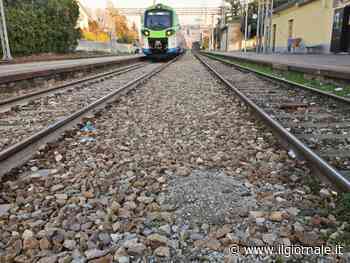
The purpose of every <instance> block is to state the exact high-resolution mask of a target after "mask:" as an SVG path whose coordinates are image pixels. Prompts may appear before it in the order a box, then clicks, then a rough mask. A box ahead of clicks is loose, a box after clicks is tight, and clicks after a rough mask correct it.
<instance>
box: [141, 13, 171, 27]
mask: <svg viewBox="0 0 350 263" xmlns="http://www.w3.org/2000/svg"><path fill="white" fill-rule="evenodd" d="M145 22H146V23H145V27H147V28H150V29H155V30H163V29H166V28H169V27H171V12H169V11H148V12H147V13H146V21H145Z"/></svg>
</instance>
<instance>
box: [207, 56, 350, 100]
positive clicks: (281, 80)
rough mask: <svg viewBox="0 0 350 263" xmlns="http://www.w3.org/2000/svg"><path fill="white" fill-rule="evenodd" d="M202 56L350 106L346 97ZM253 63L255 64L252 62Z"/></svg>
mask: <svg viewBox="0 0 350 263" xmlns="http://www.w3.org/2000/svg"><path fill="white" fill-rule="evenodd" d="M201 54H203V55H204V56H206V57H208V58H210V59H214V60H217V61H220V62H223V63H225V64H227V65H231V66H234V67H235V68H237V69H238V70H243V71H248V72H252V73H254V74H256V75H259V76H261V77H263V78H267V79H268V80H270V81H271V80H273V81H277V82H281V83H283V84H286V85H289V86H293V87H295V88H299V89H304V90H308V91H311V92H314V93H317V94H321V95H323V96H327V97H330V98H332V99H335V100H338V101H340V102H343V103H346V104H350V99H348V98H344V97H341V96H338V95H335V94H332V93H329V92H326V91H322V90H319V89H316V88H312V87H310V86H307V85H304V84H301V83H297V82H294V81H291V80H287V79H284V78H280V77H277V76H273V75H270V74H267V73H264V72H261V71H259V70H255V69H252V68H249V67H246V66H242V65H239V64H237V63H235V62H233V61H227V60H230V59H231V58H227V57H224V58H225V59H223V57H222V56H220V55H214V54H210V53H205V52H201ZM251 63H253V62H251Z"/></svg>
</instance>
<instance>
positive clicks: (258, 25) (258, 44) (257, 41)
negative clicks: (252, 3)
mask: <svg viewBox="0 0 350 263" xmlns="http://www.w3.org/2000/svg"><path fill="white" fill-rule="evenodd" d="M260 16H261V5H260V0H258V17H257V26H256V53H259V52H260Z"/></svg>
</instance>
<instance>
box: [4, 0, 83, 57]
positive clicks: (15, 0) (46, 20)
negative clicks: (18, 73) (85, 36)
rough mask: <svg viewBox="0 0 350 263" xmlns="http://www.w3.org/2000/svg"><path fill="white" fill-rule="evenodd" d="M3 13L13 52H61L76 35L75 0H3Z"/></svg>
mask: <svg viewBox="0 0 350 263" xmlns="http://www.w3.org/2000/svg"><path fill="white" fill-rule="evenodd" d="M5 12H6V18H7V27H8V35H9V42H10V47H11V51H12V53H13V54H17V55H30V54H36V53H47V52H57V53H65V52H69V51H72V50H74V49H75V47H76V45H77V40H78V39H79V38H80V30H79V29H77V28H76V24H77V20H78V17H79V6H78V4H77V2H76V1H75V0H20V1H19V0H5Z"/></svg>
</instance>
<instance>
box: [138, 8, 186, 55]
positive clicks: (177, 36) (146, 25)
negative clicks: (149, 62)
mask: <svg viewBox="0 0 350 263" xmlns="http://www.w3.org/2000/svg"><path fill="white" fill-rule="evenodd" d="M141 33H142V39H141V43H142V51H143V53H144V54H145V55H146V56H147V57H152V58H167V57H172V56H176V55H179V54H181V53H183V52H184V49H185V39H184V37H183V34H182V32H181V27H180V24H179V19H178V16H177V14H176V12H175V10H174V9H173V8H171V7H169V6H166V5H163V4H157V5H153V6H151V7H149V8H147V9H146V10H145V13H144V15H143V17H142V29H141Z"/></svg>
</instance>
